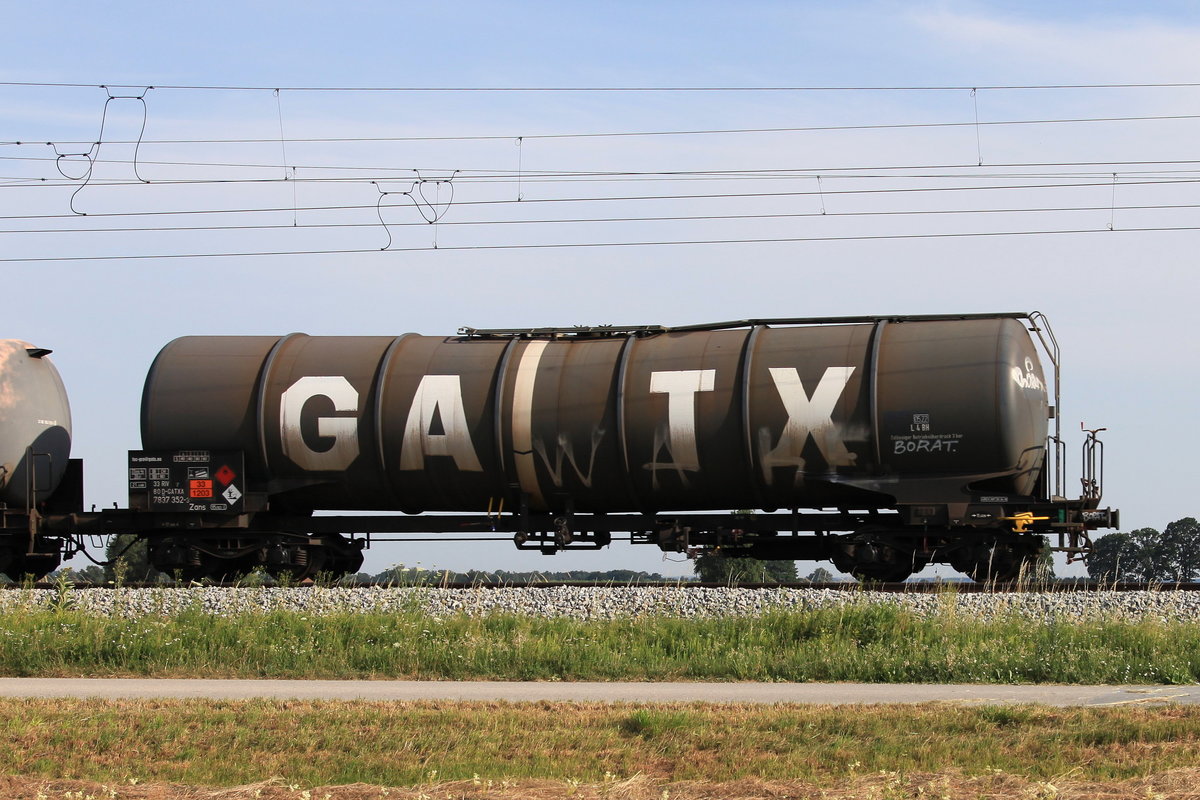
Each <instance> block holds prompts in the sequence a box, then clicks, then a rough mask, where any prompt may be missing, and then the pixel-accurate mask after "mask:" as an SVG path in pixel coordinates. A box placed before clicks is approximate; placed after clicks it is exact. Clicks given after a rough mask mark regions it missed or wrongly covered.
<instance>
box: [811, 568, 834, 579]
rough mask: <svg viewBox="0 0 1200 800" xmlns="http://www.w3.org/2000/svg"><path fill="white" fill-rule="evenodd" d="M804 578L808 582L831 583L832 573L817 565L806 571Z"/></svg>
mask: <svg viewBox="0 0 1200 800" xmlns="http://www.w3.org/2000/svg"><path fill="white" fill-rule="evenodd" d="M805 580H807V581H808V582H809V583H832V582H833V573H832V572H830V571H829V570H827V569H825V567H817V568H816V569H814V570H813V571H812V572H810V573H808V577H807V578H805Z"/></svg>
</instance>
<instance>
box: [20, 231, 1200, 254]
mask: <svg viewBox="0 0 1200 800" xmlns="http://www.w3.org/2000/svg"><path fill="white" fill-rule="evenodd" d="M1197 230H1200V226H1198V225H1180V226H1159V227H1134V228H1125V227H1122V228H1115V229H1113V228H1108V227H1103V228H1070V229H1065V228H1064V229H1045V230H1033V231H969V232H968V231H964V232H955V233H895V234H863V235H852V236H793V237H761V238H744V239H681V240H658V241H639V242H554V243H544V244H481V245H449V246H438V247H435V246H432V245H430V246H426V247H393V248H369V249H368V248H348V249H330V250H274V251H249V252H237V253H235V252H218V253H156V254H134V255H113V256H58V257H54V256H31V257H0V263H7V264H15V263H45V262H60V263H66V262H82V261H152V260H175V259H193V258H251V257H262V256H322V255H348V254H359V253H415V252H430V253H436V252H440V251H447V252H452V251H459V252H465V251H483V250H553V249H576V248H605V247H663V246H679V245H697V246H699V245H722V244H789V243H802V242H850V241H882V240H902V239H965V238H978V237H998V236H1053V235H1073V234H1091V233H1106V234H1110V235H1111V234H1114V233H1165V232H1181V231H1197Z"/></svg>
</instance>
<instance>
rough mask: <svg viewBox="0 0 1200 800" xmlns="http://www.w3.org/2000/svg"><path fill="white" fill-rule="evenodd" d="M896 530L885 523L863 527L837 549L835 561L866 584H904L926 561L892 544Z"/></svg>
mask: <svg viewBox="0 0 1200 800" xmlns="http://www.w3.org/2000/svg"><path fill="white" fill-rule="evenodd" d="M893 533H894V531H893V530H892V529H891V528H887V527H884V526H882V525H868V526H864V527H862V528H859V529H858V530H857V531H855V532H854V533H852V534H850V535H849V536H844V537H842V541H841V543H840V544H839V545H838V546H837V547H835V548H834V551H833V564H834V566H836V567H837V568H838V569H839V570H841V571H842V572H848V573H850V574H851V575H853V576H854V577H855V578H856V579H857V580H859V581H862V582H864V583H869V582H870V583H900V582H902V581H904V580H906V579H907V578H908V577H909V576H910V575H912V574H913V573H914V572H917V571H918V570H921V569H923V568H924V567H925V564H926V563H927V562H926V561H924V560H922V559H919V558H917V557H916V556H914V555H913V554H912V553H908V552H905V551H904V550H901V549H900V548H898V547H895V546H894V545H892V544H891V543H889V539H891V536H892V534H893Z"/></svg>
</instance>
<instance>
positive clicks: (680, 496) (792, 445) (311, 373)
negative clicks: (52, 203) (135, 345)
mask: <svg viewBox="0 0 1200 800" xmlns="http://www.w3.org/2000/svg"><path fill="white" fill-rule="evenodd" d="M1047 418H1048V401H1047V394H1046V384H1045V380H1044V377H1043V373H1042V368H1041V365H1040V363H1039V360H1038V355H1037V350H1036V348H1035V346H1034V343H1033V341H1032V340H1031V339H1030V336H1029V334H1028V333H1027V332H1026V329H1025V325H1024V324H1023V323H1022V321H1021V320H1019V319H1015V318H1013V317H1012V316H1011V315H1008V316H1003V315H1001V316H996V317H983V318H978V317H976V318H965V319H954V318H946V319H937V320H922V321H901V322H898V321H894V320H886V319H882V318H881V319H877V320H873V321H865V322H857V321H856V322H855V323H853V324H823V325H795V326H788V325H765V324H764V325H750V326H747V327H744V328H739V329H724V328H723V329H714V330H704V329H696V327H695V326H692V327H689V329H688V330H686V331H670V330H658V329H654V328H652V327H646V328H640V329H629V330H628V332H621V331H613V330H606V329H581V330H580V331H578V332H564V331H561V330H535V331H525V332H521V331H515V332H505V333H491V334H488V333H487V332H475V333H472V334H469V335H463V336H453V337H435V336H419V335H415V334H405V335H403V336H399V337H369V336H364V337H337V336H329V337H311V336H306V335H304V334H292V335H289V336H284V337H273V336H193V337H184V338H181V339H176V340H175V341H173V342H171V343H170V344H168V345H167V346H166V347H165V348H164V349H163V350H162V352H161V353H159V355H158V357H157V359H156V360H155V362H154V364H153V366H152V367H151V370H150V373H149V375H148V377H147V380H146V386H145V391H144V394H143V400H142V444H143V447H144V448H145V449H147V450H177V449H201V450H214V451H215V450H241V451H244V453H245V457H246V468H247V471H248V473H249V478H250V479H251V481H252V483H257V485H258V487H259V488H260V489H262V490H265V491H267V492H269V493H270V495H271V502H272V507H273V508H276V507H278V508H286V509H322V510H389V509H394V510H404V511H409V512H420V511H458V512H464V511H469V512H482V511H485V510H487V509H488V508H489V507H491V508H493V509H495V508H497V507H498V506H499V504H500V502H501V500H503V501H504V502H505V503H506V505H505V509H506V510H515V508H516V507H517V506H519V504H521V503H522V502H524V503H525V504H526V505H527V507H528V508H529V509H530V510H533V511H552V512H556V513H557V512H569V511H580V512H627V511H641V512H646V513H653V512H659V511H671V510H678V511H682V510H706V509H739V508H745V509H777V508H822V507H843V508H860V509H861V508H885V507H888V506H891V505H894V504H895V503H896V502H897V498H898V497H902V498H903V499H904V501H905V502H919V501H920V500H921V499H922V493H923V492H926V493H930V494H938V496H937V497H936V498H935V497H930V498H929V499H930V500H937V501H938V502H947V501H948V500H947V498H946V497H945V496H944V491H945V487H946V486H947V485H953V486H954V487H956V491H962V492H963V497H962V499H963V501H964V502H965V501H966V500H967V499H968V497H967V494H966V493H967V492H969V491H978V490H979V489H980V488H981V487H982V488H986V489H987V490H989V491H995V492H997V493H1005V494H1016V495H1031V494H1033V493H1034V491H1035V490H1036V488H1037V485H1038V483H1037V482H1038V478H1039V474H1040V471H1041V467H1042V463H1043V460H1044V455H1045V444H1046V432H1047Z"/></svg>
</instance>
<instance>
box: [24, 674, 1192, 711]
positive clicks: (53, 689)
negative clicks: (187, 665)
mask: <svg viewBox="0 0 1200 800" xmlns="http://www.w3.org/2000/svg"><path fill="white" fill-rule="evenodd" d="M0 697H100V698H108V699H116V698H142V699H147V698H189V697H192V698H208V699H213V700H240V699H246V698H276V699H306V700H506V701H510V702H536V701H540V700H566V701H601V702H634V703H650V702H654V703H663V702H681V701H682V702H692V701H705V702H711V703H822V704H837V705H841V704H847V703H868V704H878V703H929V702H950V703H965V704H973V705H979V704H994V703H1044V704H1047V705H1054V706H1108V705H1132V704H1141V705H1160V704H1163V703H1200V686H991V685H973V684H971V685H969V684H962V685H936V684H869V683H590V682H581V683H551V682H536V683H535V682H530V683H522V682H502V681H267V680H263V681H256V680H162V679H122V678H111V679H110V678H94V679H85V678H0Z"/></svg>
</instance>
